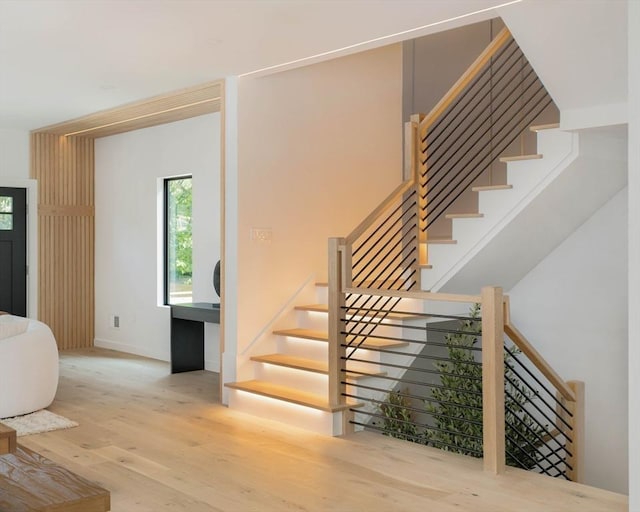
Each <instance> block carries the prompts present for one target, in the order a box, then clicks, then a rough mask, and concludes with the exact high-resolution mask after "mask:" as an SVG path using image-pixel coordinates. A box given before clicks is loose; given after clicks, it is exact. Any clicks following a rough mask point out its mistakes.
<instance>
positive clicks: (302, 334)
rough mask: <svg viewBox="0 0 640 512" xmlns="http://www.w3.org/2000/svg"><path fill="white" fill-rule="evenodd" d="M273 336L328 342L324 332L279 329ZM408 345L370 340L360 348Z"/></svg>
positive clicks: (382, 340) (405, 343)
mask: <svg viewBox="0 0 640 512" xmlns="http://www.w3.org/2000/svg"><path fill="white" fill-rule="evenodd" d="M273 334H276V335H279V336H290V337H292V338H302V339H306V340H315V341H324V342H328V341H329V335H328V334H327V333H326V332H324V331H312V330H310V329H299V328H296V329H281V330H279V331H273ZM408 344H409V343H407V342H405V341H396V340H385V339H377V338H371V339H368V340H367V341H365V342H364V343H363V344H362V345H360V348H385V347H405V346H407V345H408Z"/></svg>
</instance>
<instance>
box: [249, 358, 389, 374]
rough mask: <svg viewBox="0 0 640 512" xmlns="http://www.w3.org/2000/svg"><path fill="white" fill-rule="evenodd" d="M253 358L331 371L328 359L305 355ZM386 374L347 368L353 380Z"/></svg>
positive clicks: (325, 372)
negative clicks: (323, 359)
mask: <svg viewBox="0 0 640 512" xmlns="http://www.w3.org/2000/svg"><path fill="white" fill-rule="evenodd" d="M251 360H252V361H256V362H259V363H267V364H274V365H278V366H285V367H287V368H295V369H297V370H306V371H310V372H315V373H322V374H325V375H326V374H328V373H329V365H328V363H327V362H326V361H318V360H315V359H307V358H305V357H296V356H290V355H287V354H265V355H261V356H253V357H252V358H251ZM386 374H387V372H372V371H364V370H359V369H356V368H353V369H347V372H346V376H347V378H348V379H352V380H358V379H363V378H366V377H379V376H381V375H386Z"/></svg>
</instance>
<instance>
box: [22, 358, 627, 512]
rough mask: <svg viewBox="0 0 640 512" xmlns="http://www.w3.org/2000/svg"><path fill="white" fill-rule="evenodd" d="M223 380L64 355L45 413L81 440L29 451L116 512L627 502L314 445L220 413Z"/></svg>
mask: <svg viewBox="0 0 640 512" xmlns="http://www.w3.org/2000/svg"><path fill="white" fill-rule="evenodd" d="M216 379H217V375H216V374H213V373H209V372H190V373H182V374H176V375H170V374H169V366H168V364H166V363H162V362H158V361H154V360H150V359H144V358H139V357H134V356H127V355H123V354H119V353H116V352H111V351H106V350H98V349H86V350H79V351H71V352H63V353H62V354H61V379H60V387H59V390H58V394H57V398H56V401H55V402H54V404H53V405H52V406H51V407H50V409H51V410H52V411H54V412H57V413H59V414H62V415H65V416H67V417H70V418H72V419H74V420H76V421H78V422H79V423H80V427H77V428H74V429H70V430H63V431H56V432H51V433H47V434H39V435H35V436H29V437H24V438H21V439H20V442H21V443H23V444H24V445H26V446H28V447H29V448H31V449H33V450H36V451H38V452H40V453H41V454H42V455H44V456H46V457H48V458H51V459H53V460H54V461H56V462H58V463H60V464H62V465H64V466H65V467H67V468H69V469H70V470H72V471H74V472H76V473H78V474H80V475H82V476H84V477H86V478H89V479H91V480H94V481H96V482H98V483H99V484H100V485H102V486H103V487H106V488H107V489H109V490H110V491H111V503H112V510H113V511H115V512H138V511H160V510H173V511H179V510H185V511H189V512H200V511H203V512H204V511H233V512H236V511H238V512H244V511H260V512H266V511H287V510H295V511H354V512H355V511H414V510H415V511H433V512H449V511H458V512H467V511H468V512H483V511H486V512H514V511H517V512H528V511H531V512H541V511H557V512H572V511H580V512H596V511H597V512H604V511H606V512H616V511H624V510H627V498H626V497H625V496H621V495H618V494H613V493H609V492H606V491H601V490H598V489H594V488H590V487H586V486H582V485H577V484H572V483H569V482H563V481H561V480H558V479H551V478H549V477H543V476H540V475H535V474H532V473H527V472H524V471H520V470H515V469H509V470H508V472H507V474H506V475H502V476H499V477H494V476H491V475H487V474H485V473H483V472H482V471H481V469H480V467H481V466H480V461H478V460H474V459H469V458H466V457H461V456H457V455H452V454H448V453H446V452H442V451H440V450H436V449H433V448H427V447H423V446H418V445H415V444H412V443H406V442H402V441H398V440H395V439H390V438H386V437H383V436H379V435H376V434H370V433H358V434H355V435H354V436H351V437H350V438H348V439H342V438H328V437H322V436H319V435H315V434H310V433H307V432H303V431H300V430H296V429H293V428H288V427H286V426H282V425H280V424H277V423H270V422H266V421H264V420H258V419H255V418H253V417H250V416H245V415H242V414H240V413H236V412H234V411H230V410H228V409H227V408H225V407H223V406H221V405H219V404H217V396H216V390H217V382H216Z"/></svg>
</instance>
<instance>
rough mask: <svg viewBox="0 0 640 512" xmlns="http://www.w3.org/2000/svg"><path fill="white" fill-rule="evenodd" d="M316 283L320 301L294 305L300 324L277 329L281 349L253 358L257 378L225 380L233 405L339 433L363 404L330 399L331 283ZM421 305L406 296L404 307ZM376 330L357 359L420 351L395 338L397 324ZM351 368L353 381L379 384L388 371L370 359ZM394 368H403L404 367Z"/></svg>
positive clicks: (403, 316) (398, 317) (408, 318)
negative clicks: (352, 410) (348, 416)
mask: <svg viewBox="0 0 640 512" xmlns="http://www.w3.org/2000/svg"><path fill="white" fill-rule="evenodd" d="M315 288H316V299H317V303H315V304H301V305H298V306H295V308H294V309H295V311H296V325H295V326H291V327H290V328H287V329H276V330H274V331H273V332H272V335H273V336H275V338H276V347H277V350H276V351H275V352H271V353H265V354H260V355H252V356H251V357H250V360H251V361H253V362H254V364H255V370H254V372H255V379H252V380H248V381H242V382H232V383H228V384H226V386H227V387H228V388H230V390H231V391H230V394H229V407H231V408H233V409H237V410H240V411H243V412H247V413H250V414H253V415H256V416H260V417H263V418H266V419H272V420H279V421H283V422H286V423H287V424H289V425H292V426H297V427H300V428H305V429H307V430H311V431H315V432H318V433H322V434H325V435H340V434H341V433H342V428H343V423H342V422H343V420H344V418H343V415H344V413H345V411H347V410H348V409H349V408H352V407H358V406H359V404H357V403H355V402H353V401H352V402H347V404H346V405H345V404H342V405H338V406H335V405H331V404H330V402H329V399H328V396H327V387H328V374H329V363H328V353H327V351H328V341H329V335H328V325H327V324H328V305H327V302H328V300H327V283H317V284H316V285H315ZM416 304H417V303H416V302H415V301H410V300H406V301H404V304H403V308H405V309H404V310H406V308H408V309H409V310H410V309H411V307H415V305H416ZM385 320H388V321H393V322H402V323H405V322H406V323H407V324H411V322H415V321H418V320H419V317H418V316H417V315H411V314H410V313H393V312H390V313H389V315H388V316H387V318H386V319H385ZM377 335H378V336H379V337H376V338H375V339H372V338H371V339H367V340H366V341H365V342H364V343H362V345H361V346H360V348H359V350H358V358H362V359H363V360H366V361H368V362H369V361H373V362H374V363H375V362H378V361H383V362H385V363H391V364H395V363H402V364H405V365H406V364H407V362H409V361H410V360H411V358H412V354H411V352H416V351H417V350H418V349H417V348H416V347H409V343H407V342H405V341H395V340H394V339H393V338H397V337H401V332H400V329H398V328H397V327H388V328H385V327H384V326H380V327H379V328H378V331H377ZM384 336H388V338H385V337H384ZM370 349H388V350H392V351H393V352H399V353H402V354H405V353H406V358H409V359H406V358H404V360H402V359H403V358H402V356H398V355H397V354H384V353H381V352H378V351H375V350H374V351H372V350H370ZM399 359H400V360H399ZM347 369H348V370H350V372H348V373H347V374H346V377H347V381H348V382H354V381H370V382H371V383H372V384H380V382H379V377H381V376H386V375H387V374H388V373H389V371H388V370H383V368H382V367H379V366H376V365H375V364H374V365H371V364H370V363H361V364H358V362H350V363H349V364H348V367H347ZM391 373H393V371H391ZM395 373H399V370H396V372H395ZM376 379H378V380H376ZM379 395H380V393H373V394H371V395H370V396H374V397H375V396H377V397H378V398H379Z"/></svg>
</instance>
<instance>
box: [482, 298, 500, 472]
mask: <svg viewBox="0 0 640 512" xmlns="http://www.w3.org/2000/svg"><path fill="white" fill-rule="evenodd" d="M502 303H503V296H502V288H499V287H493V286H487V287H485V288H483V289H482V424H483V428H482V441H483V457H484V470H485V471H488V472H491V473H494V474H496V475H497V474H500V473H504V469H505V418H504V349H503V346H504V308H503V304H502Z"/></svg>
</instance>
